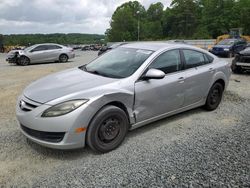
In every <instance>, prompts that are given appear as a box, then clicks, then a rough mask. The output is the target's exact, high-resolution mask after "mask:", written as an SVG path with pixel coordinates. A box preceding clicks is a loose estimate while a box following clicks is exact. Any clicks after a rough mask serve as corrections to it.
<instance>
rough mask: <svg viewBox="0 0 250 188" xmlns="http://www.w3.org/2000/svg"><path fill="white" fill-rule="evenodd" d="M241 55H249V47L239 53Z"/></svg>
mask: <svg viewBox="0 0 250 188" xmlns="http://www.w3.org/2000/svg"><path fill="white" fill-rule="evenodd" d="M240 54H242V55H250V47H247V48H245V49H244V50H242V51H240Z"/></svg>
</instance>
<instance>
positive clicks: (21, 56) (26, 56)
mask: <svg viewBox="0 0 250 188" xmlns="http://www.w3.org/2000/svg"><path fill="white" fill-rule="evenodd" d="M21 57H26V58H28V59H29V61H30V58H29V57H28V56H26V55H24V54H22V55H20V57H19V58H21Z"/></svg>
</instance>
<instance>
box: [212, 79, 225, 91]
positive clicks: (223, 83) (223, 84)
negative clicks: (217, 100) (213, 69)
mask: <svg viewBox="0 0 250 188" xmlns="http://www.w3.org/2000/svg"><path fill="white" fill-rule="evenodd" d="M215 83H220V84H221V85H222V86H223V90H225V86H226V83H225V81H224V80H223V79H221V78H219V79H218V80H216V81H215V82H214V84H215Z"/></svg>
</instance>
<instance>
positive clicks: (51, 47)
mask: <svg viewBox="0 0 250 188" xmlns="http://www.w3.org/2000/svg"><path fill="white" fill-rule="evenodd" d="M47 47H48V50H56V49H61V48H62V47H60V46H57V45H48V46H47Z"/></svg>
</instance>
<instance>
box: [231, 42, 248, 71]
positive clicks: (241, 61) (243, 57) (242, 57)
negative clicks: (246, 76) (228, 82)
mask: <svg viewBox="0 0 250 188" xmlns="http://www.w3.org/2000/svg"><path fill="white" fill-rule="evenodd" d="M231 68H232V71H233V72H234V73H241V72H243V71H244V70H250V44H248V45H247V47H246V48H245V49H244V50H242V51H240V52H239V53H237V54H236V55H235V58H234V59H233V61H232V65H231Z"/></svg>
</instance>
